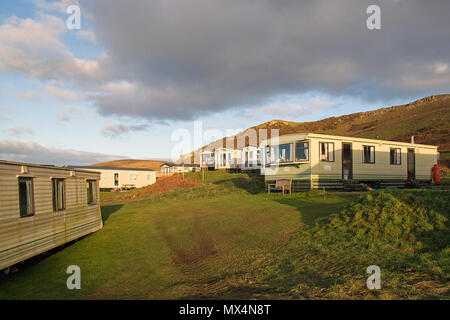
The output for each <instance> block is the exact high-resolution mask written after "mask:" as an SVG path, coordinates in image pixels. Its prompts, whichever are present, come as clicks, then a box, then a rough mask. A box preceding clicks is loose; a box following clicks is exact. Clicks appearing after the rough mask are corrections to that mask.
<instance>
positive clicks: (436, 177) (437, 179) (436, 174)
mask: <svg viewBox="0 0 450 320" xmlns="http://www.w3.org/2000/svg"><path fill="white" fill-rule="evenodd" d="M433 181H434V182H435V183H439V182H441V178H440V177H439V166H438V165H437V164H435V165H434V166H433Z"/></svg>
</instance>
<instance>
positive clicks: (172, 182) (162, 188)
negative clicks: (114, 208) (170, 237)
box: [104, 175, 199, 201]
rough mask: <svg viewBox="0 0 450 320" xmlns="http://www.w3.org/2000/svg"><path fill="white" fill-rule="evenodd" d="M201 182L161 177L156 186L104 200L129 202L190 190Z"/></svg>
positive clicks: (181, 177)
mask: <svg viewBox="0 0 450 320" xmlns="http://www.w3.org/2000/svg"><path fill="white" fill-rule="evenodd" d="M198 183H199V181H198V180H195V179H191V178H188V177H183V176H182V175H173V176H170V177H160V178H158V179H157V180H156V183H155V184H152V185H150V186H147V187H144V188H142V190H139V191H137V192H132V193H126V194H123V195H120V196H111V197H107V198H105V199H104V201H109V200H127V199H137V198H141V197H143V196H146V195H149V194H156V193H163V192H167V191H172V190H179V189H188V188H192V187H195V186H196V185H198Z"/></svg>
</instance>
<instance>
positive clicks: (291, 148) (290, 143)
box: [270, 142, 295, 165]
mask: <svg viewBox="0 0 450 320" xmlns="http://www.w3.org/2000/svg"><path fill="white" fill-rule="evenodd" d="M284 145H290V147H289V153H290V155H291V156H290V160H289V161H283V162H281V161H275V152H273V150H274V147H278V152H277V155H276V158H277V159H280V150H281V148H280V146H284ZM294 145H295V142H286V143H280V144H276V145H271V146H270V151H271V154H270V155H271V159H270V160H271V164H278V165H280V164H281V165H283V164H286V163H293V162H294ZM272 158H273V162H272Z"/></svg>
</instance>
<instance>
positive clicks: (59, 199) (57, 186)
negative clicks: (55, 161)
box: [52, 179, 65, 211]
mask: <svg viewBox="0 0 450 320" xmlns="http://www.w3.org/2000/svg"><path fill="white" fill-rule="evenodd" d="M52 191H53V211H61V210H64V209H65V199H64V179H52Z"/></svg>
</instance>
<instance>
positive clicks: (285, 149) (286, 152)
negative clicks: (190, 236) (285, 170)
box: [272, 143, 292, 163]
mask: <svg viewBox="0 0 450 320" xmlns="http://www.w3.org/2000/svg"><path fill="white" fill-rule="evenodd" d="M291 150H292V143H285V144H280V145H278V146H273V147H272V151H273V157H274V162H275V163H284V162H292V152H291Z"/></svg>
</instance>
